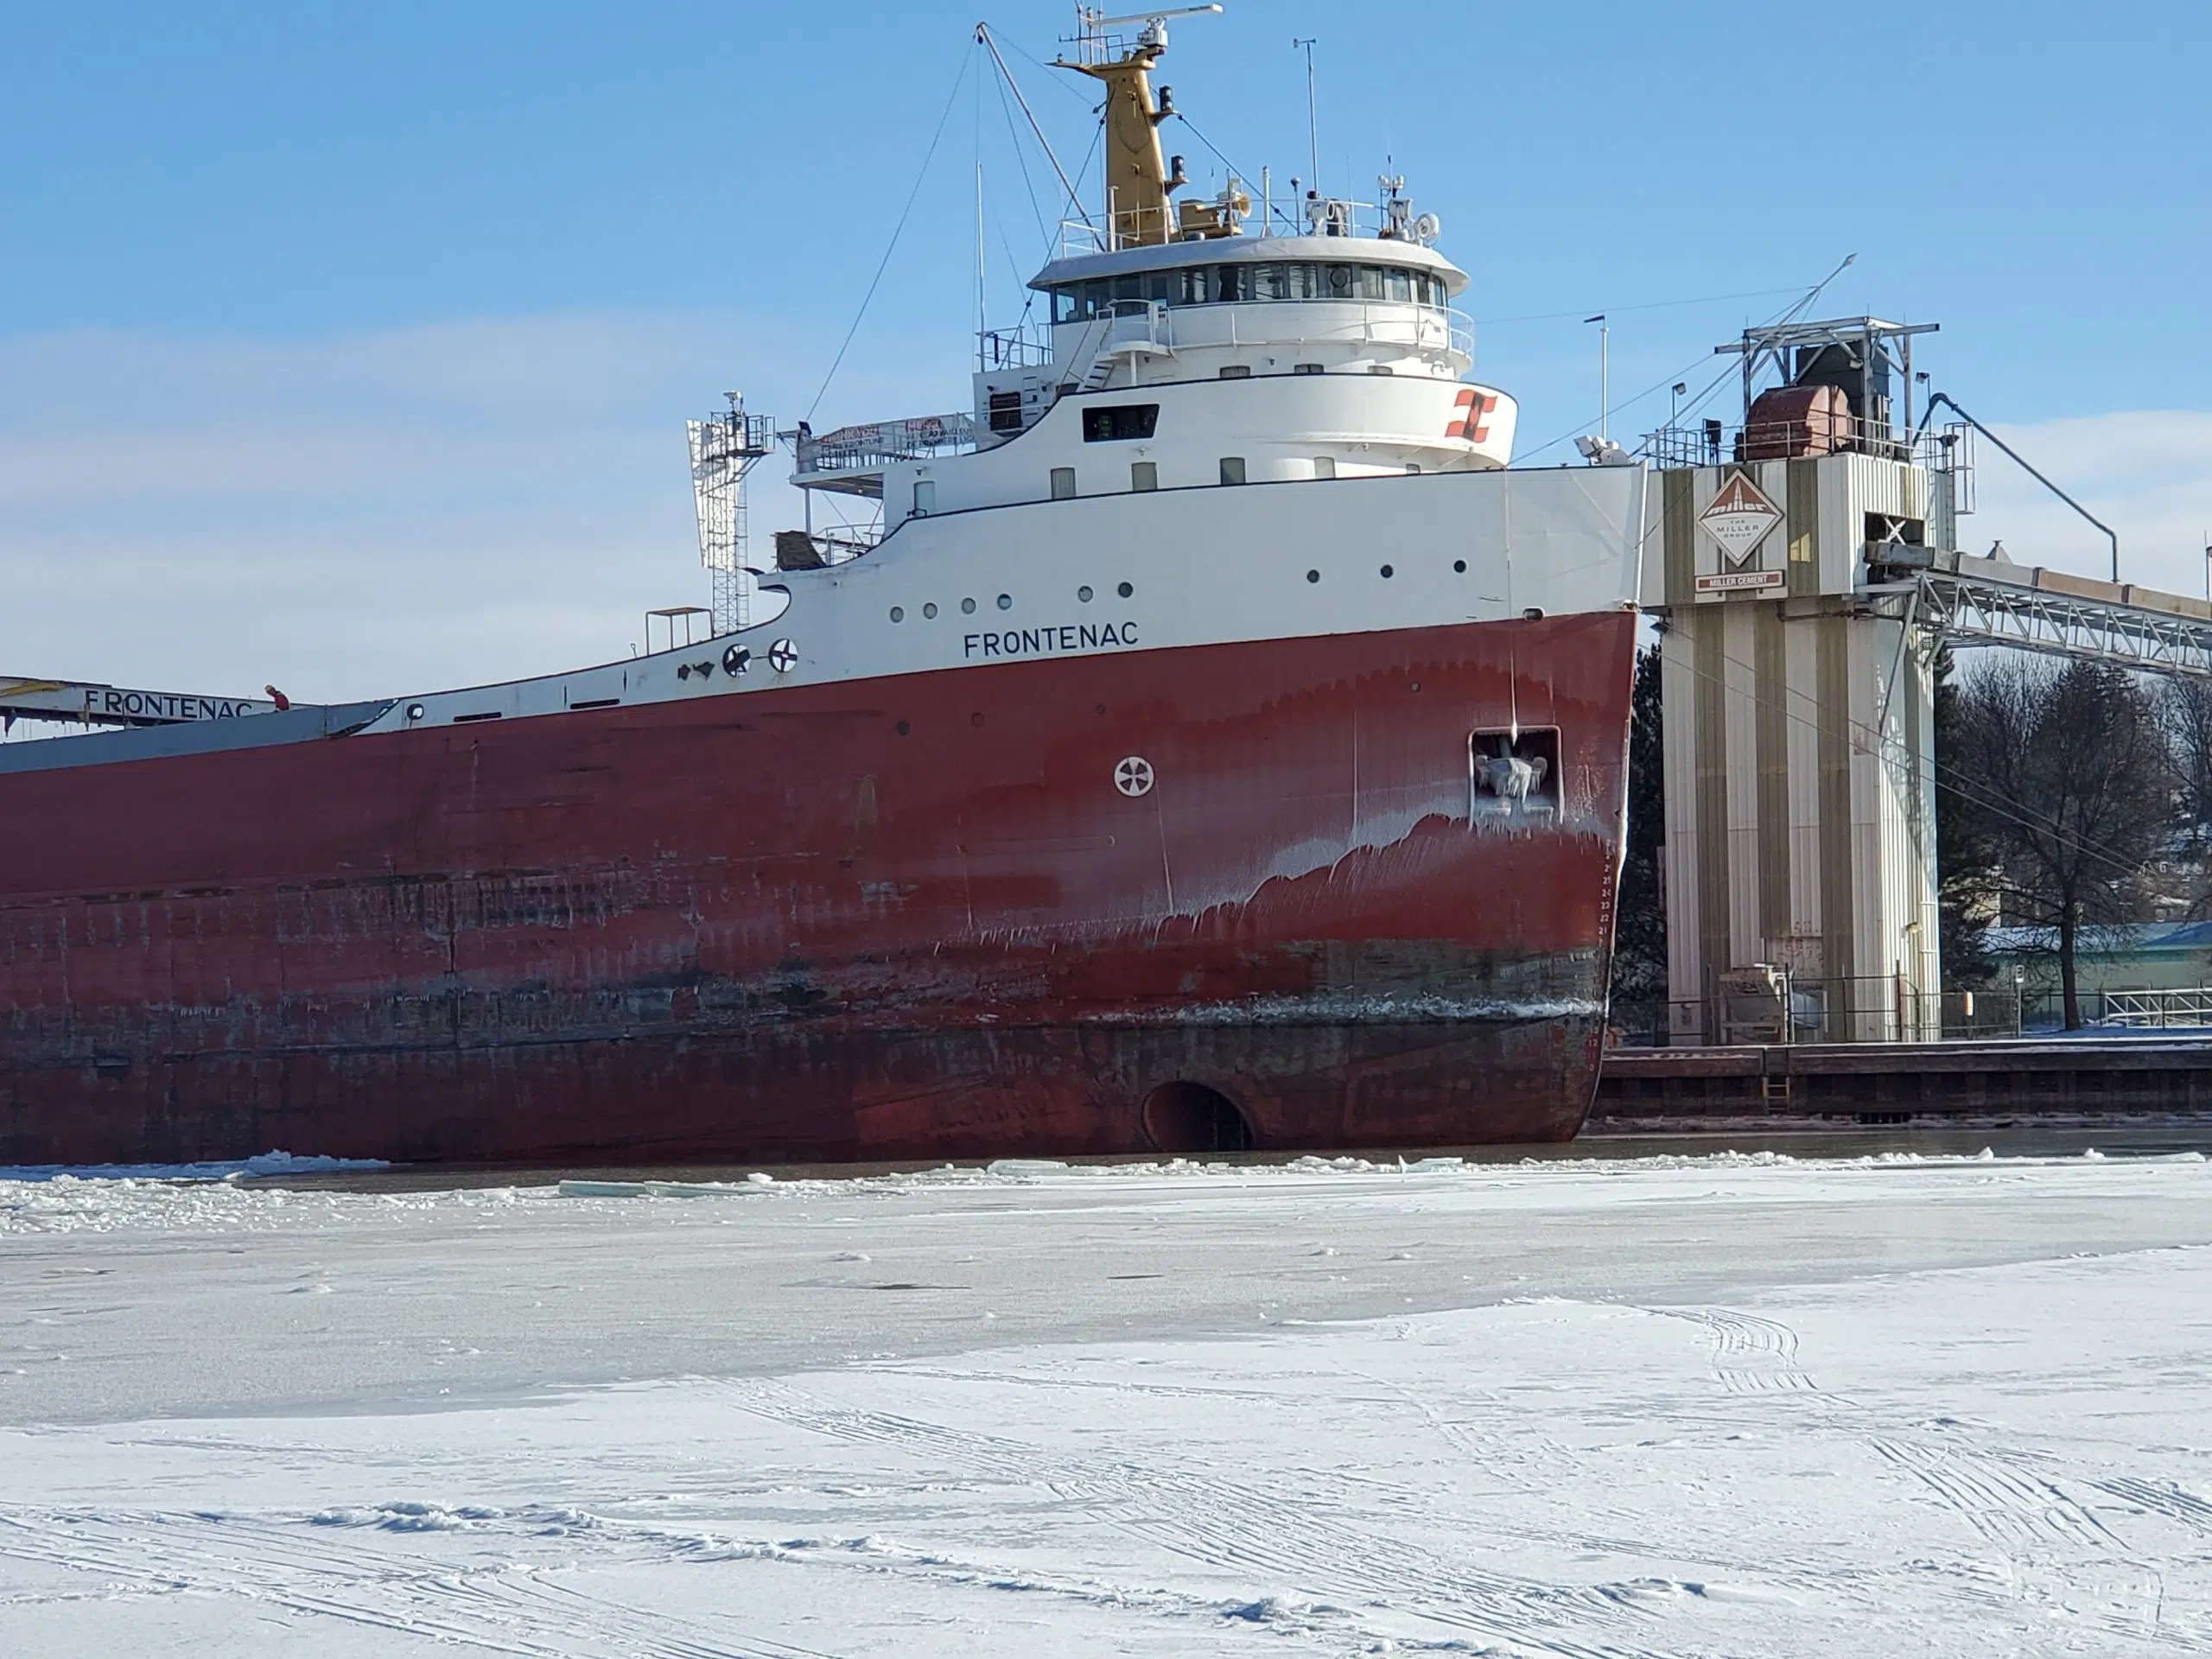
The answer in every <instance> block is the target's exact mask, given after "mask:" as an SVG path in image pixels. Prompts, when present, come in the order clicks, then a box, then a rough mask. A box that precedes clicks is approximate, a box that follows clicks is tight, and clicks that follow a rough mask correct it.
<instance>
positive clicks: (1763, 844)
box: [1751, 601, 1790, 956]
mask: <svg viewBox="0 0 2212 1659" xmlns="http://www.w3.org/2000/svg"><path fill="white" fill-rule="evenodd" d="M1751 632H1752V639H1753V646H1752V649H1753V652H1754V661H1755V663H1756V665H1757V669H1758V672H1757V675H1756V677H1755V686H1754V689H1755V691H1756V694H1757V696H1758V707H1757V709H1755V711H1754V714H1755V716H1756V719H1757V722H1758V882H1759V908H1758V917H1759V932H1760V934H1761V936H1762V937H1763V938H1764V939H1768V940H1773V939H1780V938H1785V937H1787V936H1788V934H1789V931H1790V926H1789V705H1788V702H1787V698H1788V696H1789V688H1788V685H1787V683H1786V681H1787V677H1786V675H1785V673H1784V671H1783V648H1784V645H1783V621H1782V607H1781V605H1780V604H1779V603H1777V602H1771V601H1770V602H1767V603H1764V604H1761V605H1759V606H1758V607H1757V608H1756V609H1755V610H1754V611H1753V613H1752V616H1751ZM1762 954H1763V955H1767V956H1771V955H1772V954H1774V952H1773V950H1772V947H1771V946H1768V947H1766V948H1765V949H1764V950H1763V951H1762Z"/></svg>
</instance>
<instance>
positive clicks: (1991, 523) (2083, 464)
mask: <svg viewBox="0 0 2212 1659" xmlns="http://www.w3.org/2000/svg"><path fill="white" fill-rule="evenodd" d="M1997 430H1998V432H1999V434H2000V435H2002V436H2003V437H2004V439H2005V442H2007V443H2009V444H2011V445H2012V447H2013V448H2015V449H2018V451H2019V452H2020V453H2021V454H2023V455H2024V456H2026V457H2027V459H2028V460H2030V461H2032V462H2034V463H2035V465H2036V467H2037V469H2038V470H2040V471H2041V472H2043V473H2044V474H2046V475H2048V476H2049V477H2050V479H2051V480H2053V481H2054V482H2056V484H2057V485H2058V486H2060V487H2061V488H2062V489H2063V490H2065V491H2066V493H2068V494H2069V495H2071V496H2072V497H2074V499H2075V500H2077V501H2079V502H2081V504H2082V505H2083V506H2085V507H2087V508H2088V510H2089V512H2093V513H2094V514H2095V515H2096V516H2097V517H2098V518H2101V519H2103V520H2104V522H2105V523H2106V524H2109V525H2111V526H2112V527H2113V530H2114V531H2117V532H2118V533H2119V536H2120V577H2121V580H2123V581H2126V582H2137V583H2140V584H2141V585H2143V586H2145V587H2149V588H2164V589H2165V590H2166V591H2167V592H2169V593H2179V594H2202V593H2203V592H2204V591H2205V588H2204V581H2205V559H2204V549H2205V545H2206V539H2207V537H2206V532H2207V531H2212V413H2207V412H2204V411H2202V410H2131V411H2126V412H2122V413H2116V414H2109V415H2088V416H2076V417H2075V418H2072V419H2069V420H2062V421H2047V422H2044V423H2040V424H2037V425H2033V426H2005V425H1999V427H1998V428H1997ZM1975 448H1976V463H1977V464H1976V467H1975V474H1976V476H1975V495H1976V511H1975V512H1974V515H1973V516H1972V517H1970V518H1966V519H1964V520H1962V521H1961V524H1960V527H1959V540H1960V541H1961V543H1964V544H1965V546H1966V548H1967V550H1968V551H1970V552H1975V553H1986V552H1987V551H1988V550H1989V544H1990V543H1991V542H1993V541H2002V542H2003V543H2005V551H2006V552H2007V553H2009V554H2011V555H2012V557H2014V558H2015V559H2018V561H2019V562H2020V563H2023V564H2045V565H2050V566H2052V567H2054V568H2056V569H2062V570H2070V571H2072V572H2074V573H2075V574H2076V575H2086V576H2099V577H2102V576H2107V575H2109V574H2110V571H2111V547H2110V544H2109V543H2107V541H2106V540H2105V538H2104V537H2102V536H2101V535H2099V534H2098V533H2097V531H2094V529H2092V528H2091V527H2090V526H2089V525H2088V524H2084V523H2083V522H2082V519H2081V518H2078V517H2077V516H2076V515H2075V513H2073V512H2071V511H2069V509H2068V507H2067V506H2066V505H2065V504H2064V503H2063V502H2062V501H2059V500H2057V499H2056V498H2054V497H2053V496H2052V495H2051V494H2050V493H2049V492H2048V491H2046V490H2045V489H2044V487H2043V486H2041V485H2039V484H2037V482H2036V481H2035V480H2033V479H2031V478H2030V477H2029V476H2028V475H2027V474H2025V473H2024V472H2022V471H2021V470H2020V469H2019V468H2018V467H2016V466H2014V465H2013V463H2012V461H2008V460H2006V459H2005V455H2004V454H2003V453H2002V452H2001V451H1999V449H1998V448H1996V447H1995V446H1994V445H1993V444H1990V443H1988V442H1980V443H1978V444H1977V445H1976V446H1975Z"/></svg>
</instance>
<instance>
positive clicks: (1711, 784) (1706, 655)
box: [1692, 611, 1729, 1035]
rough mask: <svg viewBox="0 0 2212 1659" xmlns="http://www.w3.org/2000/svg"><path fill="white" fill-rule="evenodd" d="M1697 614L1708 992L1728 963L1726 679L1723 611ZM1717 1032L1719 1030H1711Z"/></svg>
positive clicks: (1702, 912)
mask: <svg viewBox="0 0 2212 1659" xmlns="http://www.w3.org/2000/svg"><path fill="white" fill-rule="evenodd" d="M1724 614H1726V613H1725V611H1714V612H1711V613H1707V614H1706V615H1702V616H1700V617H1698V618H1697V619H1696V630H1695V632H1694V635H1693V639H1692V644H1693V645H1694V658H1693V661H1694V664H1695V667H1696V671H1697V755H1696V772H1695V774H1694V775H1695V777H1696V779H1697V831H1696V845H1697V854H1698V861H1697V862H1698V869H1697V884H1698V930H1697V931H1698V956H1699V963H1698V967H1699V973H1698V980H1699V983H1698V988H1697V995H1699V996H1700V998H1709V997H1710V996H1711V995H1712V992H1713V976H1714V975H1715V974H1717V973H1718V972H1719V970H1720V969H1723V968H1725V967H1726V966H1727V965H1728V960H1727V959H1728V955H1729V950H1728V776H1727V772H1728V761H1727V748H1728V731H1727V719H1728V711H1727V681H1726V674H1725V672H1724V667H1723V664H1724V661H1725V653H1724V652H1723V645H1724V638H1723V632H1724V631H1723V629H1722V626H1721V617H1722V616H1723V615H1724ZM1713 1034H1715V1035H1717V1034H1718V1033H1713Z"/></svg>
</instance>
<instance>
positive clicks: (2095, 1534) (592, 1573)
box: [0, 1154, 2212, 1659]
mask: <svg viewBox="0 0 2212 1659" xmlns="http://www.w3.org/2000/svg"><path fill="white" fill-rule="evenodd" d="M360 1184H361V1189H362V1190H348V1191H335V1190H323V1189H317V1188H308V1187H300V1186H292V1187H283V1186H272V1185H263V1184H258V1183H256V1182H253V1181H251V1180H240V1179H229V1180H197V1181H190V1182H177V1181H168V1180H154V1179H101V1180H83V1179H72V1178H69V1177H67V1176H63V1177H60V1178H55V1179H42V1180H39V1181H35V1182H31V1181H24V1182H0V1471H5V1472H4V1478H0V1649H5V1650H6V1651H7V1652H9V1653H10V1654H24V1655H44V1654H80V1653H94V1652H122V1651H127V1652H130V1653H131V1654H133V1655H134V1656H144V1659H157V1656H165V1655H170V1654H185V1653H199V1652H211V1651H220V1652H226V1653H241V1654H254V1653H259V1652H264V1651H267V1652H272V1653H273V1652H280V1651H291V1650H294V1649H301V1648H305V1647H308V1646H311V1647H312V1649H313V1650H314V1651H315V1652H316V1653H318V1654H327V1655H337V1656H346V1655H355V1654H364V1655H365V1654H378V1655H384V1654H414V1653H422V1654H431V1653H437V1654H454V1653H469V1652H476V1653H498V1654H518V1655H530V1656H569V1655H577V1656H582V1655H594V1656H597V1655H607V1654H625V1655H655V1656H689V1659H702V1656H715V1655H747V1656H822V1655H832V1654H834V1655H840V1656H864V1655H891V1654H898V1655H959V1656H963V1659H969V1656H979V1655H995V1654H1007V1655H1014V1654H1021V1655H1030V1654H1047V1653H1049V1654H1135V1655H1154V1654H1157V1655H1171V1654H1173V1655H1185V1654H1217V1653H1219V1654H1231V1653H1235V1654H1244V1653H1251V1654H1292V1653H1295V1654H1308V1653H1312V1654H1330V1655H1336V1654H1355V1653H1369V1652H1388V1651H1400V1652H1426V1651H1445V1652H1471V1653H1480V1652H1491V1653H1497V1654H1516V1655H1533V1654H1545V1655H1562V1654H1563V1655H1584V1656H1591V1655H1601V1654H1602V1655H1623V1656H1656V1655H1681V1656H1689V1655H1719V1654H1729V1655H1748V1654H1783V1653H1815V1652H1821V1653H1826V1652H1851V1653H1866V1654H1895V1653H1908V1652H1910V1653H1915V1654H1929V1655H1938V1656H1942V1655H1954V1654H1955V1655H1967V1654H1982V1653H1989V1652H2000V1651H2001V1652H2007V1653H2020V1654H2060V1653H2094V1654H2099V1655H2133V1654H2154V1653H2180V1652H2189V1651H2202V1650H2204V1649H2206V1648H2208V1647H2212V1248H2208V1245H2212V1166H2208V1165H2207V1164H2206V1162H2205V1161H2204V1160H2202V1158H2201V1157H2199V1156H2197V1155H2196V1154H2179V1155H2171V1156H2165V1157H2154V1158H2121V1157H2111V1158H2104V1159H2099V1158H2095V1157H2066V1158H2044V1159H2031V1158H2018V1159H2015V1158H1980V1159H1974V1158H1955V1159H1910V1158H1885V1159H1865V1160H1823V1161H1804V1162H1797V1161H1793V1160H1789V1159H1784V1158H1775V1157H1770V1156H1766V1157H1751V1158H1731V1157H1722V1158H1662V1159H1641V1160H1607V1161H1597V1160H1588V1161H1584V1160H1568V1161H1553V1162H1543V1163H1534V1162H1532V1163H1527V1164H1510V1165H1484V1166H1476V1165H1460V1164H1457V1163H1454V1162H1450V1161H1443V1160H1440V1161H1434V1162H1431V1163H1427V1164H1421V1165H1416V1166H1412V1167H1410V1168H1403V1169H1402V1168H1400V1167H1397V1166H1376V1165H1369V1164H1362V1163H1359V1162H1357V1161H1356V1160H1338V1161H1336V1162H1333V1163H1323V1162H1321V1161H1320V1160H1306V1161H1304V1162H1303V1163H1301V1164H1298V1165H1293V1166H1287V1167H1283V1168H1234V1169H1231V1168H1221V1167H1213V1168H1207V1167H1201V1166H1192V1165H1178V1166H1169V1167H1166V1168H1160V1167H1140V1168H1118V1169H1090V1168H1077V1169H1068V1168H1062V1167H1058V1166H1050V1165H1036V1164H1023V1165H1002V1166H996V1167H995V1168H994V1169H992V1170H989V1171H980V1172H979V1171H959V1172H956V1171H947V1172H940V1173H935V1174H929V1175H919V1176H899V1177H885V1178H879V1179H866V1180H849V1181H791V1180H770V1179H766V1178H754V1179H751V1180H744V1181H739V1182H735V1183H732V1184H729V1185H709V1184H702V1183H625V1182H573V1183H569V1184H568V1185H566V1186H565V1187H556V1186H544V1187H524V1188H513V1187H509V1188H498V1189H478V1190H454V1191H427V1192H426V1191H416V1190H409V1189H408V1187H407V1185H406V1184H405V1183H404V1181H403V1180H401V1179H398V1178H396V1177H394V1178H374V1177H362V1178H360ZM1392 1644H1395V1647H1394V1646H1393V1645H1392Z"/></svg>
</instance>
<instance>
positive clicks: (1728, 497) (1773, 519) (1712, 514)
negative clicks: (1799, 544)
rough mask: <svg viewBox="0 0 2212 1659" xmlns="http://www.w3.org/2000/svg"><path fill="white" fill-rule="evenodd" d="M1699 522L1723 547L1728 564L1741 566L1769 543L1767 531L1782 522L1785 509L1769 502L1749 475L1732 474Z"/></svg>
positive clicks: (1700, 515) (1701, 515)
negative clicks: (1763, 543)
mask: <svg viewBox="0 0 2212 1659" xmlns="http://www.w3.org/2000/svg"><path fill="white" fill-rule="evenodd" d="M1697 521H1698V523H1699V524H1702V525H1703V526H1704V527H1705V533H1706V534H1707V535H1708V536H1710V537H1713V540H1714V541H1716V542H1718V543H1720V550H1721V551H1722V552H1723V553H1725V554H1726V555H1727V556H1728V563H1730V564H1732V565H1740V564H1742V563H1744V561H1745V560H1746V559H1748V558H1750V557H1751V554H1752V552H1753V551H1754V550H1756V549H1757V548H1758V544H1759V543H1761V542H1763V541H1764V540H1765V539H1766V533H1767V531H1770V530H1772V529H1773V528H1774V527H1775V526H1776V525H1777V524H1780V523H1781V522H1782V509H1781V508H1779V507H1777V506H1776V505H1774V503H1773V502H1771V501H1770V500H1768V499H1766V496H1765V494H1764V493H1763V492H1762V491H1761V490H1760V488H1759V486H1758V485H1756V484H1754V483H1752V482H1751V479H1750V477H1749V476H1748V475H1746V474H1743V473H1731V474H1728V477H1727V479H1726V481H1725V482H1723V483H1722V485H1721V486H1720V489H1719V493H1717V494H1715V495H1714V496H1713V503H1712V505H1710V506H1708V507H1707V508H1706V510H1705V511H1704V512H1701V513H1700V514H1698V516H1697Z"/></svg>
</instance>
